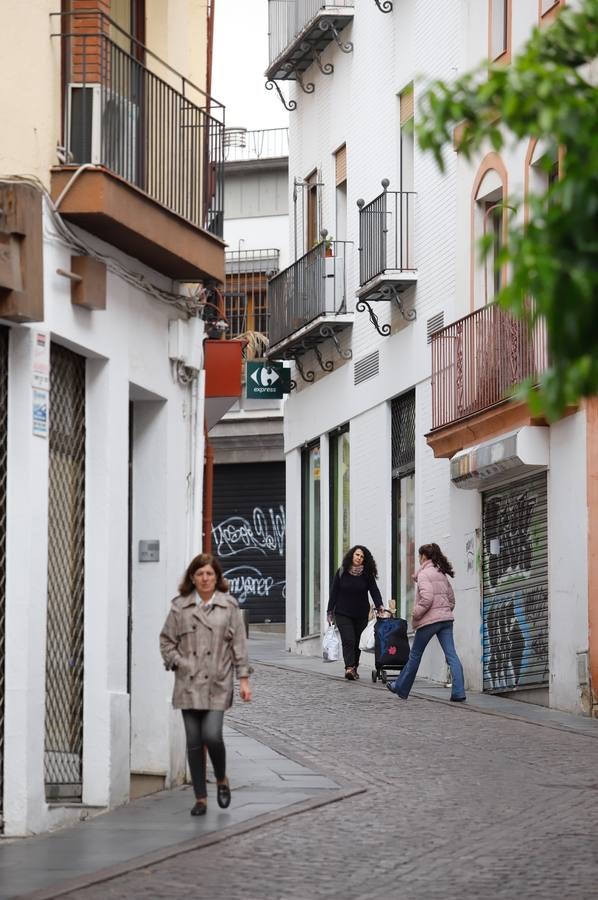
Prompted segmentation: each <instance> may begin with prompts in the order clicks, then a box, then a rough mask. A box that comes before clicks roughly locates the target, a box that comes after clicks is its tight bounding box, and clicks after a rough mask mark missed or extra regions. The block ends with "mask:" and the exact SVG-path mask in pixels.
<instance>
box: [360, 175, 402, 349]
mask: <svg viewBox="0 0 598 900" xmlns="http://www.w3.org/2000/svg"><path fill="white" fill-rule="evenodd" d="M388 184H389V182H388V180H387V179H386V178H385V179H383V181H382V187H383V191H382V193H381V194H380V195H379V196H378V197H376V198H375V199H374V200H372V201H371V202H370V203H367V204H366V203H365V202H364V201H363V200H358V201H357V206H358V207H359V289H358V291H357V297H358V301H357V304H356V309H357V311H358V312H363V311H364V310H367V312H368V314H369V316H370V320H371V322H372V324H373V326H374V328H375V329H376V331H377V332H378V333H379V334H381V335H388V334H390V332H391V327H390V325H389V324H388V323H385V324H383V325H381V324H380V322H379V320H378V316H377V314H376V312H375V310H374V307H373V306H372V304H373V303H378V302H391V303H393V304H395V305H396V306H397V307H398V309H399V310H400V312H401V314H402V316H403V318H405V319H406V320H408V321H412V320H413V319H415V317H416V313H415V310H414V309H407V308H406V307H405V306H404V304H403V299H402V297H401V294H402V293H403V292H404V291H406V290H407V289H408V288H410V287H413V285H414V284H416V282H417V270H416V266H415V255H414V233H415V202H416V197H417V195H416V194H415V193H414V192H413V191H389V190H388Z"/></svg>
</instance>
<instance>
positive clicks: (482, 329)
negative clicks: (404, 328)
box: [426, 304, 548, 457]
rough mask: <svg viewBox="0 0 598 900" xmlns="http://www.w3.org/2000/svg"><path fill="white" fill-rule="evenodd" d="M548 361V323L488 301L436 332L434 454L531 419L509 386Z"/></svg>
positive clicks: (538, 372)
mask: <svg viewBox="0 0 598 900" xmlns="http://www.w3.org/2000/svg"><path fill="white" fill-rule="evenodd" d="M547 364H548V356H547V345H546V328H545V324H544V322H543V321H538V322H537V323H536V324H535V325H534V326H533V327H530V326H529V325H528V324H527V323H526V322H524V321H520V320H518V319H514V318H513V317H512V316H511V315H509V313H507V312H506V311H505V310H504V309H502V308H501V307H500V306H497V305H496V304H491V305H489V306H484V307H482V308H481V309H478V310H476V311H475V312H473V313H471V314H470V315H468V316H465V318H463V319H459V320H458V321H457V322H453V323H452V324H451V325H448V326H447V327H446V328H443V329H442V330H441V331H437V332H436V333H435V334H434V335H432V430H431V431H430V432H429V434H428V435H427V436H426V437H427V441H428V444H429V445H430V446H431V447H432V449H433V450H434V455H435V456H437V457H439V456H442V457H450V456H452V455H453V454H454V453H455V452H456V451H457V450H461V449H463V447H464V446H467V445H468V444H472V443H476V442H479V441H481V440H484V439H485V438H487V437H492V436H494V435H495V434H498V433H500V432H501V431H507V430H509V429H510V428H516V427H518V426H519V425H523V424H529V423H530V421H531V420H530V417H529V411H528V409H527V405H526V404H525V403H524V402H522V401H510V400H509V394H510V392H511V389H512V388H513V387H514V386H515V385H517V384H519V383H520V382H521V381H523V380H524V379H525V378H529V377H530V376H531V377H535V376H539V375H541V373H542V372H543V371H544V370H545V369H546V367H547Z"/></svg>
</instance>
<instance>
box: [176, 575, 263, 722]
mask: <svg viewBox="0 0 598 900" xmlns="http://www.w3.org/2000/svg"><path fill="white" fill-rule="evenodd" d="M213 604H214V605H213V607H212V609H208V610H205V609H203V608H202V607H201V606H199V605H198V603H197V602H196V594H195V591H194V592H193V593H192V594H190V595H189V596H188V597H175V599H174V600H173V601H172V606H171V609H170V612H169V613H168V616H167V617H166V622H165V623H164V627H163V629H162V631H161V633H160V653H161V654H162V659H163V660H164V665H165V666H166V668H167V669H174V692H173V695H172V705H173V706H174V708H175V709H217V710H226V709H228V708H229V707H230V706H231V705H232V702H233V672H235V673H236V675H237V678H243V677H244V676H247V675H249V674H250V671H251V670H250V668H249V660H248V658H247V640H246V637H245V624H244V622H243V616H242V615H241V610H240V609H239V606H238V604H237V601H236V600H235V598H234V597H231V595H230V594H223V593H221V592H220V591H216V592H215V594H214V598H213Z"/></svg>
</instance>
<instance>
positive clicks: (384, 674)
mask: <svg viewBox="0 0 598 900" xmlns="http://www.w3.org/2000/svg"><path fill="white" fill-rule="evenodd" d="M380 678H381V679H382V684H386V682H387V681H388V676H387V675H386V672H385V671H384V669H383V670H382V672H381V673H380Z"/></svg>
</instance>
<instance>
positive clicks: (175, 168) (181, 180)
mask: <svg viewBox="0 0 598 900" xmlns="http://www.w3.org/2000/svg"><path fill="white" fill-rule="evenodd" d="M58 15H59V21H60V22H61V31H60V33H58V34H55V35H53V36H54V37H58V38H60V42H61V51H62V71H63V91H64V96H63V109H64V123H63V141H62V144H63V146H62V148H61V153H62V158H63V164H62V165H61V166H58V167H56V168H54V169H53V170H52V183H51V188H52V195H53V198H54V200H55V202H57V204H58V206H59V210H60V212H61V214H62V215H63V216H64V218H65V219H69V220H70V221H73V222H74V223H76V224H78V225H81V227H83V228H85V229H86V230H88V231H90V232H91V233H93V234H96V235H97V236H99V237H101V238H103V239H104V240H106V241H108V242H109V243H111V244H113V245H116V246H118V247H119V248H120V249H121V250H123V251H124V252H126V253H129V254H131V255H133V256H136V257H137V258H139V259H141V260H142V261H143V262H145V263H147V264H148V265H150V266H152V268H154V269H158V271H161V272H163V273H164V274H166V275H169V276H170V277H172V278H175V279H180V280H195V279H204V278H209V279H215V280H220V281H221V280H223V275H224V247H223V244H222V241H221V238H222V230H223V219H224V217H223V163H224V123H223V118H224V115H223V113H224V110H223V108H222V107H221V106H220V104H218V103H217V102H216V101H214V100H213V99H212V98H211V97H209V96H207V95H206V94H205V93H204V92H203V91H202V90H201V88H199V87H197V86H196V85H194V84H193V83H191V82H190V81H189V80H188V79H187V78H185V77H184V76H183V75H180V74H179V73H178V72H176V71H175V70H174V69H173V68H171V67H170V66H169V65H168V64H167V63H165V62H163V61H162V60H161V59H159V58H158V57H157V56H155V55H154V54H153V53H152V52H151V51H150V50H149V49H148V48H147V47H145V46H143V45H142V44H140V43H139V42H138V41H136V40H135V39H134V38H133V37H132V36H131V35H129V34H127V33H126V32H124V31H123V30H122V29H121V28H120V27H119V26H118V25H117V24H116V23H115V22H113V21H112V20H111V19H110V18H109V17H108V16H106V15H104V14H103V13H99V12H97V11H95V10H80V11H78V12H75V13H66V14H63V15H60V14H58ZM124 48H126V49H124ZM82 167H85V168H82Z"/></svg>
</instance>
